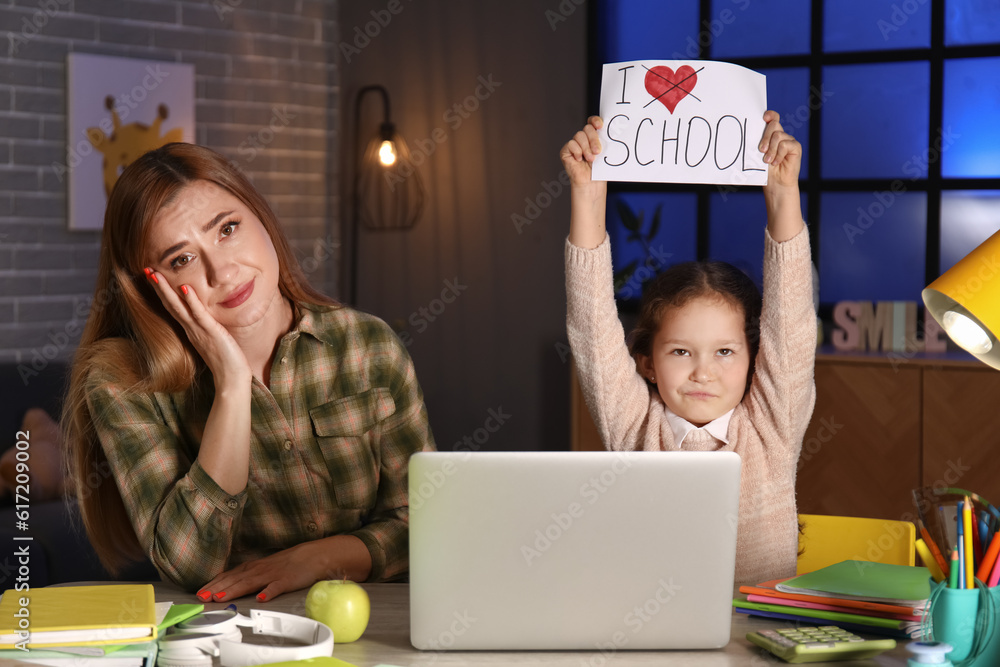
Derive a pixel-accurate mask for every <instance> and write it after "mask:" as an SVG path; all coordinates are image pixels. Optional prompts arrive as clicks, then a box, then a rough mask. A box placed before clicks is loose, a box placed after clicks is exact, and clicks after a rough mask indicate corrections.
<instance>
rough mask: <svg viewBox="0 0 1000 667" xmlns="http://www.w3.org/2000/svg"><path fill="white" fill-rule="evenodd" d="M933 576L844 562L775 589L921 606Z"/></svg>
mask: <svg viewBox="0 0 1000 667" xmlns="http://www.w3.org/2000/svg"><path fill="white" fill-rule="evenodd" d="M930 577H931V574H930V572H929V571H928V570H927V568H926V567H914V566H912V565H889V564H886V563H871V562H868V561H860V560H845V561H842V562H840V563H836V564H834V565H828V566H827V567H824V568H820V569H819V570H816V571H815V572H809V573H807V574H803V575H800V576H798V577H793V578H791V579H788V580H786V581H784V582H782V583H780V584H778V585H777V586H776V587H775V588H776V589H777V590H779V591H782V592H785V593H797V594H799V595H821V596H826V597H832V598H843V599H846V600H867V601H869V602H884V603H887V604H898V605H903V606H907V607H920V606H923V605H924V604H926V602H927V598H928V597H930V594H931V585H930Z"/></svg>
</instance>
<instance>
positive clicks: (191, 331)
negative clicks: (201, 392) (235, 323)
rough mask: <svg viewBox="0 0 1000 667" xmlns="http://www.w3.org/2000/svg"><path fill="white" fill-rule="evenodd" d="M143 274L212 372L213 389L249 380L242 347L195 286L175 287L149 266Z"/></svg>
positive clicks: (250, 376)
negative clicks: (206, 303) (227, 383)
mask: <svg viewBox="0 0 1000 667" xmlns="http://www.w3.org/2000/svg"><path fill="white" fill-rule="evenodd" d="M145 273H146V277H147V278H148V279H149V281H150V283H151V284H152V285H153V289H154V290H156V293H157V294H158V295H159V297H160V301H162V302H163V306H164V307H165V308H166V309H167V312H169V313H170V314H171V315H172V316H173V317H174V319H175V320H177V321H178V322H179V323H180V325H181V327H183V328H184V331H185V333H187V337H188V340H189V341H191V344H192V345H193V346H194V348H195V350H197V351H198V354H199V355H201V358H202V360H204V362H205V364H206V365H207V366H208V367H209V369H210V370H211V371H212V376H213V377H214V378H215V382H216V388H217V389H218V388H219V387H221V386H224V385H225V383H226V382H228V381H233V382H241V383H242V382H249V381H250V380H251V378H252V377H253V373H252V371H251V370H250V364H249V363H248V362H247V358H246V355H245V354H244V353H243V350H242V348H240V346H239V345H238V344H237V342H236V339H234V338H233V337H232V335H230V333H229V332H228V331H227V330H226V328H225V327H224V326H222V325H221V324H219V321H218V320H216V319H215V318H214V317H212V315H211V313H209V312H208V310H207V309H206V308H205V305H204V304H203V303H202V302H201V300H200V299H199V298H198V295H197V293H195V291H194V289H193V288H191V287H189V286H188V285H184V284H181V285H179V286H177V287H175V286H173V285H171V284H170V283H169V282H168V281H167V278H166V276H164V275H163V274H162V273H158V272H156V271H153V270H151V269H148V268H147V269H146V270H145Z"/></svg>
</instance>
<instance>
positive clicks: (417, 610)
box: [409, 452, 740, 651]
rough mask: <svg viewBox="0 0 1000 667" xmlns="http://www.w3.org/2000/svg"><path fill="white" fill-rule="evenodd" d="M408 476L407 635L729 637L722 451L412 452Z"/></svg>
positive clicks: (690, 641) (513, 645)
mask: <svg viewBox="0 0 1000 667" xmlns="http://www.w3.org/2000/svg"><path fill="white" fill-rule="evenodd" d="M409 490H410V641H411V643H412V644H413V646H414V647H416V648H418V649H425V650H435V651H440V650H478V649H484V650H487V649H488V650H503V649H514V650H544V649H588V650H611V649H614V650H616V651H617V650H628V649H671V648H676V649H691V648H719V647H722V646H725V645H726V644H727V643H728V642H729V636H730V624H731V619H732V599H733V575H734V566H735V557H736V525H737V517H738V516H739V490H740V458H739V456H738V455H737V454H735V453H733V452H669V453H665V452H629V453H615V452H489V453H487V452H482V453H470V452H433V453H419V454H414V455H413V456H412V457H411V458H410V470H409Z"/></svg>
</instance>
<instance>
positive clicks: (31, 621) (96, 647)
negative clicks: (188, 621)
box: [0, 584, 204, 667]
mask: <svg viewBox="0 0 1000 667" xmlns="http://www.w3.org/2000/svg"><path fill="white" fill-rule="evenodd" d="M203 610H204V605H200V604H198V605H192V604H184V605H171V603H169V602H165V603H160V604H156V603H155V601H154V597H153V587H152V585H150V584H108V585H104V586H62V587H49V588H33V589H30V590H25V591H17V590H7V591H5V592H4V594H3V597H2V598H0V660H19V661H21V662H28V663H35V664H41V665H52V666H53V667H62V666H66V667H70V666H72V667H86V666H88V665H96V666H99V667H111V666H113V667H153V666H154V665H155V663H156V646H157V645H156V638H157V636H158V635H159V633H160V632H161V631H162V630H164V629H165V628H166V627H168V626H170V625H173V624H175V623H179V622H180V621H182V620H184V619H185V618H189V617H191V616H193V615H195V614H197V613H200V612H201V611H203Z"/></svg>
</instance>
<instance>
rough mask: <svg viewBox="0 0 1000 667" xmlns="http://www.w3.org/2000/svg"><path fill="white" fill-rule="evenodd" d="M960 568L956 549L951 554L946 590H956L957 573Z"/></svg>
mask: <svg viewBox="0 0 1000 667" xmlns="http://www.w3.org/2000/svg"><path fill="white" fill-rule="evenodd" d="M961 569H962V568H961V567H960V565H959V561H958V549H955V550H954V551H952V552H951V570H950V571H949V574H948V588H958V573H959V570H961Z"/></svg>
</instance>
